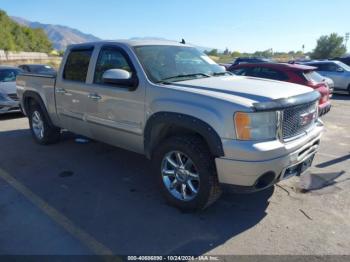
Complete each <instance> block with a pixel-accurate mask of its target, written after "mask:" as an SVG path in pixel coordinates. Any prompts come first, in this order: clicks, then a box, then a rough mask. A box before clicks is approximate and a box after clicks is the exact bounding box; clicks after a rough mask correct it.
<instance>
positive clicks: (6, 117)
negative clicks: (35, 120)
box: [0, 113, 24, 121]
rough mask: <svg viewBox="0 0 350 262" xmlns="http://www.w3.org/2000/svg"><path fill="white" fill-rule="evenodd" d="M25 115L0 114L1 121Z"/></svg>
mask: <svg viewBox="0 0 350 262" xmlns="http://www.w3.org/2000/svg"><path fill="white" fill-rule="evenodd" d="M23 117H24V115H23V114H22V113H8V114H0V121H5V120H11V119H17V118H23Z"/></svg>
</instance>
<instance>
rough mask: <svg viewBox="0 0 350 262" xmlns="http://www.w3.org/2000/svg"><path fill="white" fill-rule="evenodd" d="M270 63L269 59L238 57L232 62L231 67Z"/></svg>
mask: <svg viewBox="0 0 350 262" xmlns="http://www.w3.org/2000/svg"><path fill="white" fill-rule="evenodd" d="M269 62H272V60H271V59H268V58H263V57H238V58H236V59H235V60H234V61H233V62H232V65H239V64H247V63H269Z"/></svg>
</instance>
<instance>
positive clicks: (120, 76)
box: [102, 69, 139, 91]
mask: <svg viewBox="0 0 350 262" xmlns="http://www.w3.org/2000/svg"><path fill="white" fill-rule="evenodd" d="M102 80H103V83H105V84H111V85H120V86H126V87H128V88H129V90H130V91H134V90H135V89H136V88H137V86H138V84H139V81H138V79H137V77H136V76H133V75H132V74H131V73H129V72H128V71H126V70H123V69H109V70H107V71H106V72H104V73H103V76H102Z"/></svg>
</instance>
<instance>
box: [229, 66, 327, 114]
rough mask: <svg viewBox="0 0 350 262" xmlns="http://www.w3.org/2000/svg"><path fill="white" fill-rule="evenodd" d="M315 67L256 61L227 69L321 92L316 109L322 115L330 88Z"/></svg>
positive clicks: (243, 74) (324, 111)
mask: <svg viewBox="0 0 350 262" xmlns="http://www.w3.org/2000/svg"><path fill="white" fill-rule="evenodd" d="M315 69H316V68H315V67H310V66H305V65H299V64H284V63H258V64H240V65H235V66H231V67H230V68H229V69H228V70H229V71H230V72H232V73H234V74H236V75H242V76H251V77H259V78H267V79H273V80H278V81H285V82H291V83H295V84H300V85H305V86H309V87H311V88H313V89H315V90H317V91H318V92H319V93H320V94H321V97H320V100H319V106H318V109H319V114H320V116H322V115H324V114H326V113H327V112H329V110H330V108H331V102H330V100H329V98H330V90H329V87H328V84H327V83H326V82H325V79H324V77H322V76H321V75H319V74H318V73H316V72H315Z"/></svg>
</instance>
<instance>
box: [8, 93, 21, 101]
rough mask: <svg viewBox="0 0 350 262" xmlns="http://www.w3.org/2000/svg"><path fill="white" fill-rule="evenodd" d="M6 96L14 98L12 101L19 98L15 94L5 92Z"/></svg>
mask: <svg viewBox="0 0 350 262" xmlns="http://www.w3.org/2000/svg"><path fill="white" fill-rule="evenodd" d="M7 96H8V97H9V98H11V99H12V100H14V101H18V100H19V99H18V96H17V94H7Z"/></svg>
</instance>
